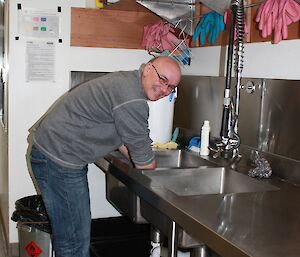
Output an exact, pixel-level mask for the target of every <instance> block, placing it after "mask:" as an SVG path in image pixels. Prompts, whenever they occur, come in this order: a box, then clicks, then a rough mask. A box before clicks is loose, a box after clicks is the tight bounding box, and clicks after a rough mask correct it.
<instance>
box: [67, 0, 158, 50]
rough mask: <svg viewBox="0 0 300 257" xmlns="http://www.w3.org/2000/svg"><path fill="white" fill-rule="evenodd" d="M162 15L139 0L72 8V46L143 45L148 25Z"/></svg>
mask: <svg viewBox="0 0 300 257" xmlns="http://www.w3.org/2000/svg"><path fill="white" fill-rule="evenodd" d="M159 21H161V18H160V17H159V16H157V15H155V14H154V13H152V12H151V11H149V10H147V9H146V8H144V7H142V6H141V5H139V4H138V3H136V2H135V1H128V0H122V1H121V2H119V3H117V4H113V5H111V6H108V7H106V8H104V9H92V8H72V10H71V46H81V47H108V48H125V49H142V47H141V42H142V38H143V29H144V26H145V25H148V24H151V23H156V22H159Z"/></svg>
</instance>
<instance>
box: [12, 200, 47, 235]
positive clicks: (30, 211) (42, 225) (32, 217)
mask: <svg viewBox="0 0 300 257" xmlns="http://www.w3.org/2000/svg"><path fill="white" fill-rule="evenodd" d="M15 208H16V209H15V211H14V212H13V214H12V216H11V219H12V220H13V221H15V222H21V223H24V224H26V225H28V226H30V227H34V228H36V229H38V230H41V231H44V232H46V233H49V234H51V226H50V222H49V218H48V215H47V211H46V208H45V205H44V202H43V199H42V196H41V195H30V196H26V197H23V198H21V199H19V200H17V201H16V202H15Z"/></svg>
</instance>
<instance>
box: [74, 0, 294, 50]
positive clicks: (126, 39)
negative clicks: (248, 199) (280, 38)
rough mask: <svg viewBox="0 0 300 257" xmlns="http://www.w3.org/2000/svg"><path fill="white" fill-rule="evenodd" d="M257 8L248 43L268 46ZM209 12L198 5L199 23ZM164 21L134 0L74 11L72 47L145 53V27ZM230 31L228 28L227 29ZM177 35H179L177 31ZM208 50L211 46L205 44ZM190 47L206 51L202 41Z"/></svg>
mask: <svg viewBox="0 0 300 257" xmlns="http://www.w3.org/2000/svg"><path fill="white" fill-rule="evenodd" d="M259 1H261V0H248V4H255V3H257V2H259ZM258 7H259V6H258V5H257V6H254V7H251V8H246V13H247V24H248V29H249V32H250V33H249V34H248V35H247V38H246V42H250V43H251V42H266V41H271V42H272V39H273V35H272V36H269V37H267V38H262V36H261V32H260V31H259V30H258V24H257V23H256V22H255V18H256V14H257V10H258ZM208 11H210V10H209V9H208V8H207V7H205V6H204V5H203V4H197V6H196V15H197V16H198V18H196V19H195V21H196V22H198V21H199V19H200V17H201V15H203V14H204V13H206V12H208ZM161 20H162V19H161V18H160V17H159V16H157V15H156V14H154V13H153V12H151V11H149V10H148V9H146V8H144V7H143V6H141V5H140V4H138V3H136V2H135V0H121V1H120V2H118V3H116V4H113V5H110V6H107V7H105V8H104V9H89V8H72V10H71V46H82V47H108V48H125V49H142V47H141V41H142V37H143V28H144V26H145V25H148V24H152V23H156V22H159V21H161ZM227 27H228V26H227ZM177 34H179V32H178V31H177ZM288 34H289V38H288V39H299V38H300V24H299V22H297V23H293V24H292V25H290V26H289V27H288ZM228 35H229V28H227V29H226V31H223V32H221V33H220V36H219V38H218V40H217V42H216V45H227V44H228ZM205 46H211V44H208V43H206V44H205V45H204V47H205ZM191 47H203V46H201V45H200V44H199V40H197V41H196V42H193V43H192V44H191Z"/></svg>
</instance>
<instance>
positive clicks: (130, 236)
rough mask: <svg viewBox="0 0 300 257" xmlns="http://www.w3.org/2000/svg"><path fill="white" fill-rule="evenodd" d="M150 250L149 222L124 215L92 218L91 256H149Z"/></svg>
mask: <svg viewBox="0 0 300 257" xmlns="http://www.w3.org/2000/svg"><path fill="white" fill-rule="evenodd" d="M150 251H151V239H150V225H149V224H134V223H132V222H131V221H130V220H129V219H128V218H126V217H124V216H122V217H110V218H99V219H93V220H92V226H91V257H120V256H122V257H149V255H150Z"/></svg>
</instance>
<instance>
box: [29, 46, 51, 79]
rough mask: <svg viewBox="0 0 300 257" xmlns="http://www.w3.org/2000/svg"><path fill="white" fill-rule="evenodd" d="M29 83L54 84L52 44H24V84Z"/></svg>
mask: <svg viewBox="0 0 300 257" xmlns="http://www.w3.org/2000/svg"><path fill="white" fill-rule="evenodd" d="M31 81H44V82H55V44H54V42H47V41H27V42H26V82H31Z"/></svg>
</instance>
